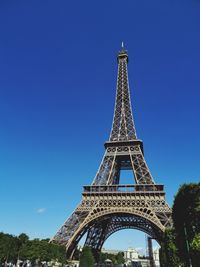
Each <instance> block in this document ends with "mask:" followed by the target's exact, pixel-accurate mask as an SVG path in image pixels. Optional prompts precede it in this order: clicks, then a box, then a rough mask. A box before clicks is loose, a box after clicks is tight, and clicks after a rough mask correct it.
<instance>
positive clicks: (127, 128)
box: [110, 42, 137, 141]
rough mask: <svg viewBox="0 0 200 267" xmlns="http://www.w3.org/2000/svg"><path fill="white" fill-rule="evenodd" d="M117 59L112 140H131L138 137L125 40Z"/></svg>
mask: <svg viewBox="0 0 200 267" xmlns="http://www.w3.org/2000/svg"><path fill="white" fill-rule="evenodd" d="M117 59H118V74H117V89H116V99H115V110H114V118H113V124H112V130H111V134H110V141H130V140H134V139H137V137H136V130H135V126H134V121H133V115H132V108H131V100H130V90H129V82H128V67H127V64H128V52H127V51H126V50H124V43H123V42H122V50H121V51H120V52H119V53H118V57H117Z"/></svg>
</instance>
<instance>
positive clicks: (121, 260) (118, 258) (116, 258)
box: [100, 252, 125, 264]
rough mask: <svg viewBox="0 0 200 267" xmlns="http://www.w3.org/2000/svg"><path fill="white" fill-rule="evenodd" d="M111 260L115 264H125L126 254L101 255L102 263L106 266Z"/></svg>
mask: <svg viewBox="0 0 200 267" xmlns="http://www.w3.org/2000/svg"><path fill="white" fill-rule="evenodd" d="M107 259H109V260H111V261H112V263H113V264H122V263H124V262H125V260H124V253H123V252H119V253H118V254H117V255H115V254H111V253H102V252H101V253H100V263H101V264H104V263H105V260H107Z"/></svg>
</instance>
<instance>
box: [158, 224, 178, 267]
mask: <svg viewBox="0 0 200 267" xmlns="http://www.w3.org/2000/svg"><path fill="white" fill-rule="evenodd" d="M160 261H161V262H160V263H161V267H168V266H169V267H177V266H179V265H180V260H179V257H178V251H177V248H176V243H175V231H174V229H166V230H165V234H164V238H163V242H162V244H161V249H160Z"/></svg>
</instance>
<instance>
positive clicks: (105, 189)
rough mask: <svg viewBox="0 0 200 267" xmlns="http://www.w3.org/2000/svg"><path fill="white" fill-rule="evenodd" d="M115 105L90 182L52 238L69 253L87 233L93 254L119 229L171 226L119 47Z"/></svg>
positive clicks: (159, 231) (156, 232)
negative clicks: (125, 176)
mask: <svg viewBox="0 0 200 267" xmlns="http://www.w3.org/2000/svg"><path fill="white" fill-rule="evenodd" d="M117 60H118V76H117V90H116V101H115V111H114V118H113V125H112V129H111V134H110V138H109V141H108V142H106V143H105V155H104V157H103V159H102V162H101V164H100V167H99V170H98V171H97V174H96V176H95V178H94V180H93V182H92V185H91V186H84V190H83V194H82V201H81V203H80V204H79V206H78V207H77V208H76V209H75V211H74V212H73V213H72V215H71V216H70V217H69V218H68V219H67V221H66V222H65V223H64V224H63V226H62V227H61V228H60V229H59V231H58V232H57V233H56V235H55V236H54V237H53V238H52V240H51V241H52V242H58V243H60V244H64V245H65V246H66V251H67V256H68V258H71V257H72V255H73V252H74V250H75V248H76V246H77V244H78V242H79V240H80V239H81V237H82V236H83V235H84V234H85V233H87V238H86V241H85V244H86V245H88V246H91V247H92V248H93V251H94V252H95V253H96V255H98V252H99V251H100V250H101V248H102V246H103V243H104V242H105V240H106V239H107V238H108V237H109V236H110V235H111V234H113V233H115V232H116V231H119V230H121V229H129V228H133V229H139V230H141V231H143V232H145V233H147V234H148V235H149V236H151V238H154V239H156V240H157V241H158V242H160V241H161V239H162V235H163V232H164V230H165V228H166V227H171V225H172V222H171V209H170V207H169V206H168V204H167V203H166V201H165V192H164V187H163V185H157V184H155V182H154V179H153V177H152V175H151V173H150V170H149V168H148V166H147V164H146V161H145V159H144V154H143V143H142V141H141V140H139V139H137V135H136V130H135V125H134V120H133V114H132V108H131V100H130V91H129V83H128V70H127V63H128V54H127V51H126V50H124V48H122V50H121V51H120V52H119V53H118V57H117ZM124 169H127V170H132V171H133V174H134V178H135V182H136V184H135V185H134V184H131V185H120V172H121V170H124Z"/></svg>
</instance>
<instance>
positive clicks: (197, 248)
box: [190, 233, 200, 266]
mask: <svg viewBox="0 0 200 267" xmlns="http://www.w3.org/2000/svg"><path fill="white" fill-rule="evenodd" d="M190 248H191V254H192V258H193V265H194V266H198V264H199V263H200V233H199V234H197V235H195V237H194V238H193V240H192V242H191V247H190Z"/></svg>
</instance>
